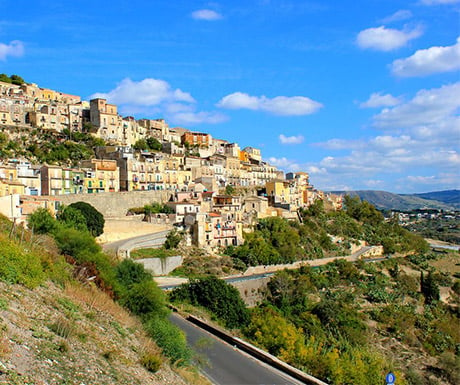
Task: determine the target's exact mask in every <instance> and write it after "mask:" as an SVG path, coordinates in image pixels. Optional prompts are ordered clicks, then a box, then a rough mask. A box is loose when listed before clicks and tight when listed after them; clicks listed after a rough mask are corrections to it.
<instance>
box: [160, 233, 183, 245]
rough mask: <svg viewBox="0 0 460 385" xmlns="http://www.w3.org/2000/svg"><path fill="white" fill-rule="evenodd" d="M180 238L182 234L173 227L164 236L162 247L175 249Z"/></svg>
mask: <svg viewBox="0 0 460 385" xmlns="http://www.w3.org/2000/svg"><path fill="white" fill-rule="evenodd" d="M182 238H183V236H182V234H180V233H179V232H178V231H177V230H176V229H173V230H172V231H170V232H169V234H168V235H167V236H166V241H165V244H164V248H165V249H175V248H176V247H177V246H179V243H180V241H181V240H182Z"/></svg>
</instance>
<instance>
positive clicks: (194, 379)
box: [174, 367, 212, 385]
mask: <svg viewBox="0 0 460 385" xmlns="http://www.w3.org/2000/svg"><path fill="white" fill-rule="evenodd" d="M174 371H175V372H176V373H177V374H178V375H179V376H181V377H182V378H183V379H184V380H185V381H187V382H188V383H189V384H193V385H212V382H211V381H209V380H208V379H207V378H206V377H204V376H203V375H202V374H200V373H199V372H198V371H197V370H196V369H195V368H190V367H179V368H174Z"/></svg>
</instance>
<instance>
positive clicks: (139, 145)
mask: <svg viewBox="0 0 460 385" xmlns="http://www.w3.org/2000/svg"><path fill="white" fill-rule="evenodd" d="M133 148H134V149H135V150H138V151H142V150H147V149H148V148H149V146H148V145H147V142H146V141H145V139H139V140H138V141H137V142H136V143H134V145H133Z"/></svg>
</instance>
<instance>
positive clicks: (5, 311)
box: [0, 282, 186, 385]
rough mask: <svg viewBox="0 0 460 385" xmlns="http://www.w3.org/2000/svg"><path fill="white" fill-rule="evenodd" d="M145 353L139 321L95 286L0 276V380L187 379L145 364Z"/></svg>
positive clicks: (160, 384) (156, 384) (151, 348)
mask: <svg viewBox="0 0 460 385" xmlns="http://www.w3.org/2000/svg"><path fill="white" fill-rule="evenodd" d="M147 352H156V353H158V347H156V345H154V343H153V342H152V341H151V340H149V339H148V338H147V337H146V336H145V334H144V332H143V331H142V325H141V324H140V322H139V321H137V320H136V319H135V318H134V317H132V316H130V315H129V314H128V313H127V312H126V311H125V310H124V309H123V308H121V307H120V306H118V305H117V304H116V303H114V302H113V301H112V300H111V299H110V298H108V296H107V295H105V294H104V293H102V292H101V291H98V290H97V289H94V288H90V287H86V288H85V287H82V286H81V285H79V284H72V285H69V286H67V288H66V289H61V288H60V287H58V286H56V285H54V284H52V283H49V282H48V283H46V284H44V285H42V286H40V287H38V288H35V289H33V290H31V289H28V288H25V287H24V286H21V285H8V284H5V283H3V282H0V384H117V385H118V384H120V385H123V384H126V385H134V384H139V385H141V384H152V385H166V384H178V385H185V384H186V382H185V381H184V380H183V379H182V378H181V377H180V376H179V375H178V374H177V373H175V372H173V371H172V370H171V368H170V367H169V366H168V365H163V366H162V367H161V369H160V370H159V371H158V372H156V373H152V372H149V371H148V370H146V369H145V368H144V367H143V366H142V364H141V357H142V356H143V355H144V353H147Z"/></svg>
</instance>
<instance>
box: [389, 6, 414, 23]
mask: <svg viewBox="0 0 460 385" xmlns="http://www.w3.org/2000/svg"><path fill="white" fill-rule="evenodd" d="M411 17H412V12H411V11H409V10H407V9H401V10H399V11H396V12H395V13H393V14H392V15H390V16H388V17H385V18H384V19H382V20H381V22H382V23H383V24H387V23H393V22H395V21H401V20H407V19H410V18H411Z"/></svg>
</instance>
